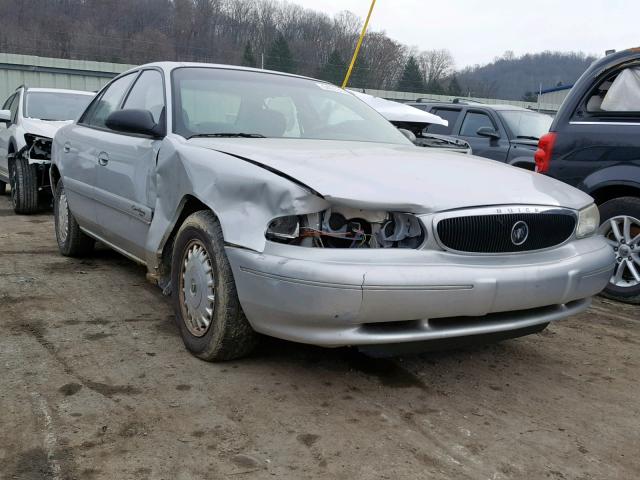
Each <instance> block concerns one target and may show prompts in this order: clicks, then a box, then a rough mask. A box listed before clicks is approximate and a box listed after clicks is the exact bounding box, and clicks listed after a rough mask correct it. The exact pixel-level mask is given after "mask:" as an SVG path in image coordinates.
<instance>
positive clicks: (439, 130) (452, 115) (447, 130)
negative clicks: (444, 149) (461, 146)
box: [426, 108, 460, 135]
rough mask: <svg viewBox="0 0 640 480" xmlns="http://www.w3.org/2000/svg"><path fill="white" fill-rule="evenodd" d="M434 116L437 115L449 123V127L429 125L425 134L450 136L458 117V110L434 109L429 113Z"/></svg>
mask: <svg viewBox="0 0 640 480" xmlns="http://www.w3.org/2000/svg"><path fill="white" fill-rule="evenodd" d="M431 113H433V114H434V115H438V116H439V117H440V118H442V119H444V120H447V121H448V122H449V126H447V127H445V126H444V125H433V124H432V125H429V126H428V127H427V128H426V131H427V133H436V134H439V135H451V132H453V127H454V126H455V124H456V121H457V120H458V117H459V116H460V110H452V109H450V108H434V109H433V111H432V112H431Z"/></svg>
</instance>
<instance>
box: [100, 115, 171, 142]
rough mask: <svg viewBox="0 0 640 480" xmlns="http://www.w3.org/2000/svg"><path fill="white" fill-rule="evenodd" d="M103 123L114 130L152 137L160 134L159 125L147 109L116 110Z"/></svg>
mask: <svg viewBox="0 0 640 480" xmlns="http://www.w3.org/2000/svg"><path fill="white" fill-rule="evenodd" d="M105 125H106V126H107V127H108V128H110V129H111V130H115V131H116V132H122V133H137V134H139V135H149V136H151V137H154V138H158V137H160V136H162V133H161V131H160V130H161V128H160V126H159V125H158V124H157V123H156V122H155V120H154V119H153V115H152V114H151V112H150V111H149V110H139V109H136V108H129V109H125V110H116V111H115V112H113V113H112V114H111V115H109V116H108V117H107V120H106V121H105Z"/></svg>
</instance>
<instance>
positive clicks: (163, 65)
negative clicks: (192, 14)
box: [121, 62, 328, 83]
mask: <svg viewBox="0 0 640 480" xmlns="http://www.w3.org/2000/svg"><path fill="white" fill-rule="evenodd" d="M185 67H187V68H188V67H199V68H214V69H220V70H239V71H247V72H256V73H268V74H272V75H281V76H283V77H295V78H302V79H305V80H314V81H316V82H322V83H328V82H325V81H324V80H319V79H317V78H311V77H305V76H303V75H295V74H293V73H286V72H278V71H275V70H266V69H262V68H253V67H243V66H240V65H227V64H224V63H199V62H153V63H146V64H144V65H139V66H137V67H134V68H131V69H129V70H127V71H126V72H122V74H121V75H123V74H125V73H129V72H133V71H136V70H140V69H143V68H160V69H162V70H164V71H165V72H166V73H170V72H171V71H172V70H175V69H176V68H185Z"/></svg>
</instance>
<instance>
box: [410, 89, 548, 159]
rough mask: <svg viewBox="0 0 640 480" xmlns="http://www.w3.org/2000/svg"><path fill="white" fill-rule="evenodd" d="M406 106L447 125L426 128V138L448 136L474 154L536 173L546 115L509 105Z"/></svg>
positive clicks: (425, 104)
mask: <svg viewBox="0 0 640 480" xmlns="http://www.w3.org/2000/svg"><path fill="white" fill-rule="evenodd" d="M408 105H411V106H412V107H415V108H419V109H421V110H424V111H426V112H430V113H433V114H434V115H438V116H439V117H442V118H444V119H445V120H448V121H449V125H448V126H443V125H429V126H428V127H427V128H426V131H425V133H427V134H438V135H449V136H453V137H457V138H460V139H462V140H464V141H466V142H468V143H469V144H470V145H471V149H472V150H473V154H474V155H476V156H479V157H484V158H489V159H491V160H497V161H499V162H504V163H508V164H509V165H513V166H516V167H521V168H525V169H527V170H534V169H535V161H534V159H533V156H534V154H535V151H536V149H537V146H538V140H539V138H540V137H541V136H542V135H544V134H545V133H547V132H548V131H549V127H550V126H551V122H552V120H553V118H552V117H550V116H549V115H545V114H542V113H538V112H534V111H531V110H527V109H525V108H520V107H515V106H512V105H485V104H482V103H475V102H473V103H464V102H463V101H457V102H456V103H437V102H422V101H418V102H409V103H408Z"/></svg>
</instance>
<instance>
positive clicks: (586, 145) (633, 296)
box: [535, 48, 640, 304]
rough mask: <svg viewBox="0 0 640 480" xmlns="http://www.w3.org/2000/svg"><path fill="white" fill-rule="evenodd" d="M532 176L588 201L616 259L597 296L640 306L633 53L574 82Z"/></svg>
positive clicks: (638, 55)
mask: <svg viewBox="0 0 640 480" xmlns="http://www.w3.org/2000/svg"><path fill="white" fill-rule="evenodd" d="M535 161H536V169H537V171H538V172H541V173H544V174H546V175H550V176H552V177H554V178H557V179H559V180H562V181H564V182H566V183H569V184H570V185H573V186H575V187H577V188H579V189H581V190H583V191H585V192H587V193H588V194H590V195H591V196H592V197H593V198H594V199H595V200H596V203H597V204H598V205H599V206H600V218H601V220H600V221H601V227H600V231H601V233H602V234H604V235H605V236H606V237H607V238H608V239H609V242H610V244H611V247H612V248H613V249H614V250H615V251H616V253H617V267H616V269H615V271H614V274H613V276H612V278H611V281H610V283H609V286H608V287H607V288H606V290H605V292H604V294H605V295H606V296H609V297H611V298H615V299H617V300H622V301H626V302H629V303H636V304H640V48H634V49H629V50H625V51H622V52H619V53H615V54H612V55H608V56H606V57H604V58H602V59H600V60H598V61H596V62H594V63H593V64H592V65H591V66H590V67H589V69H588V70H587V71H586V72H585V73H584V74H583V75H582V76H581V77H580V79H579V80H578V81H577V83H576V84H575V85H574V87H573V88H572V89H571V92H570V93H569V95H568V96H567V98H566V99H565V101H564V103H563V104H562V107H561V108H560V111H559V112H558V114H557V116H556V117H555V119H554V121H553V123H552V125H551V128H550V132H549V133H548V134H546V135H544V136H542V138H541V139H540V142H539V145H538V150H537V151H536V154H535Z"/></svg>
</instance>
